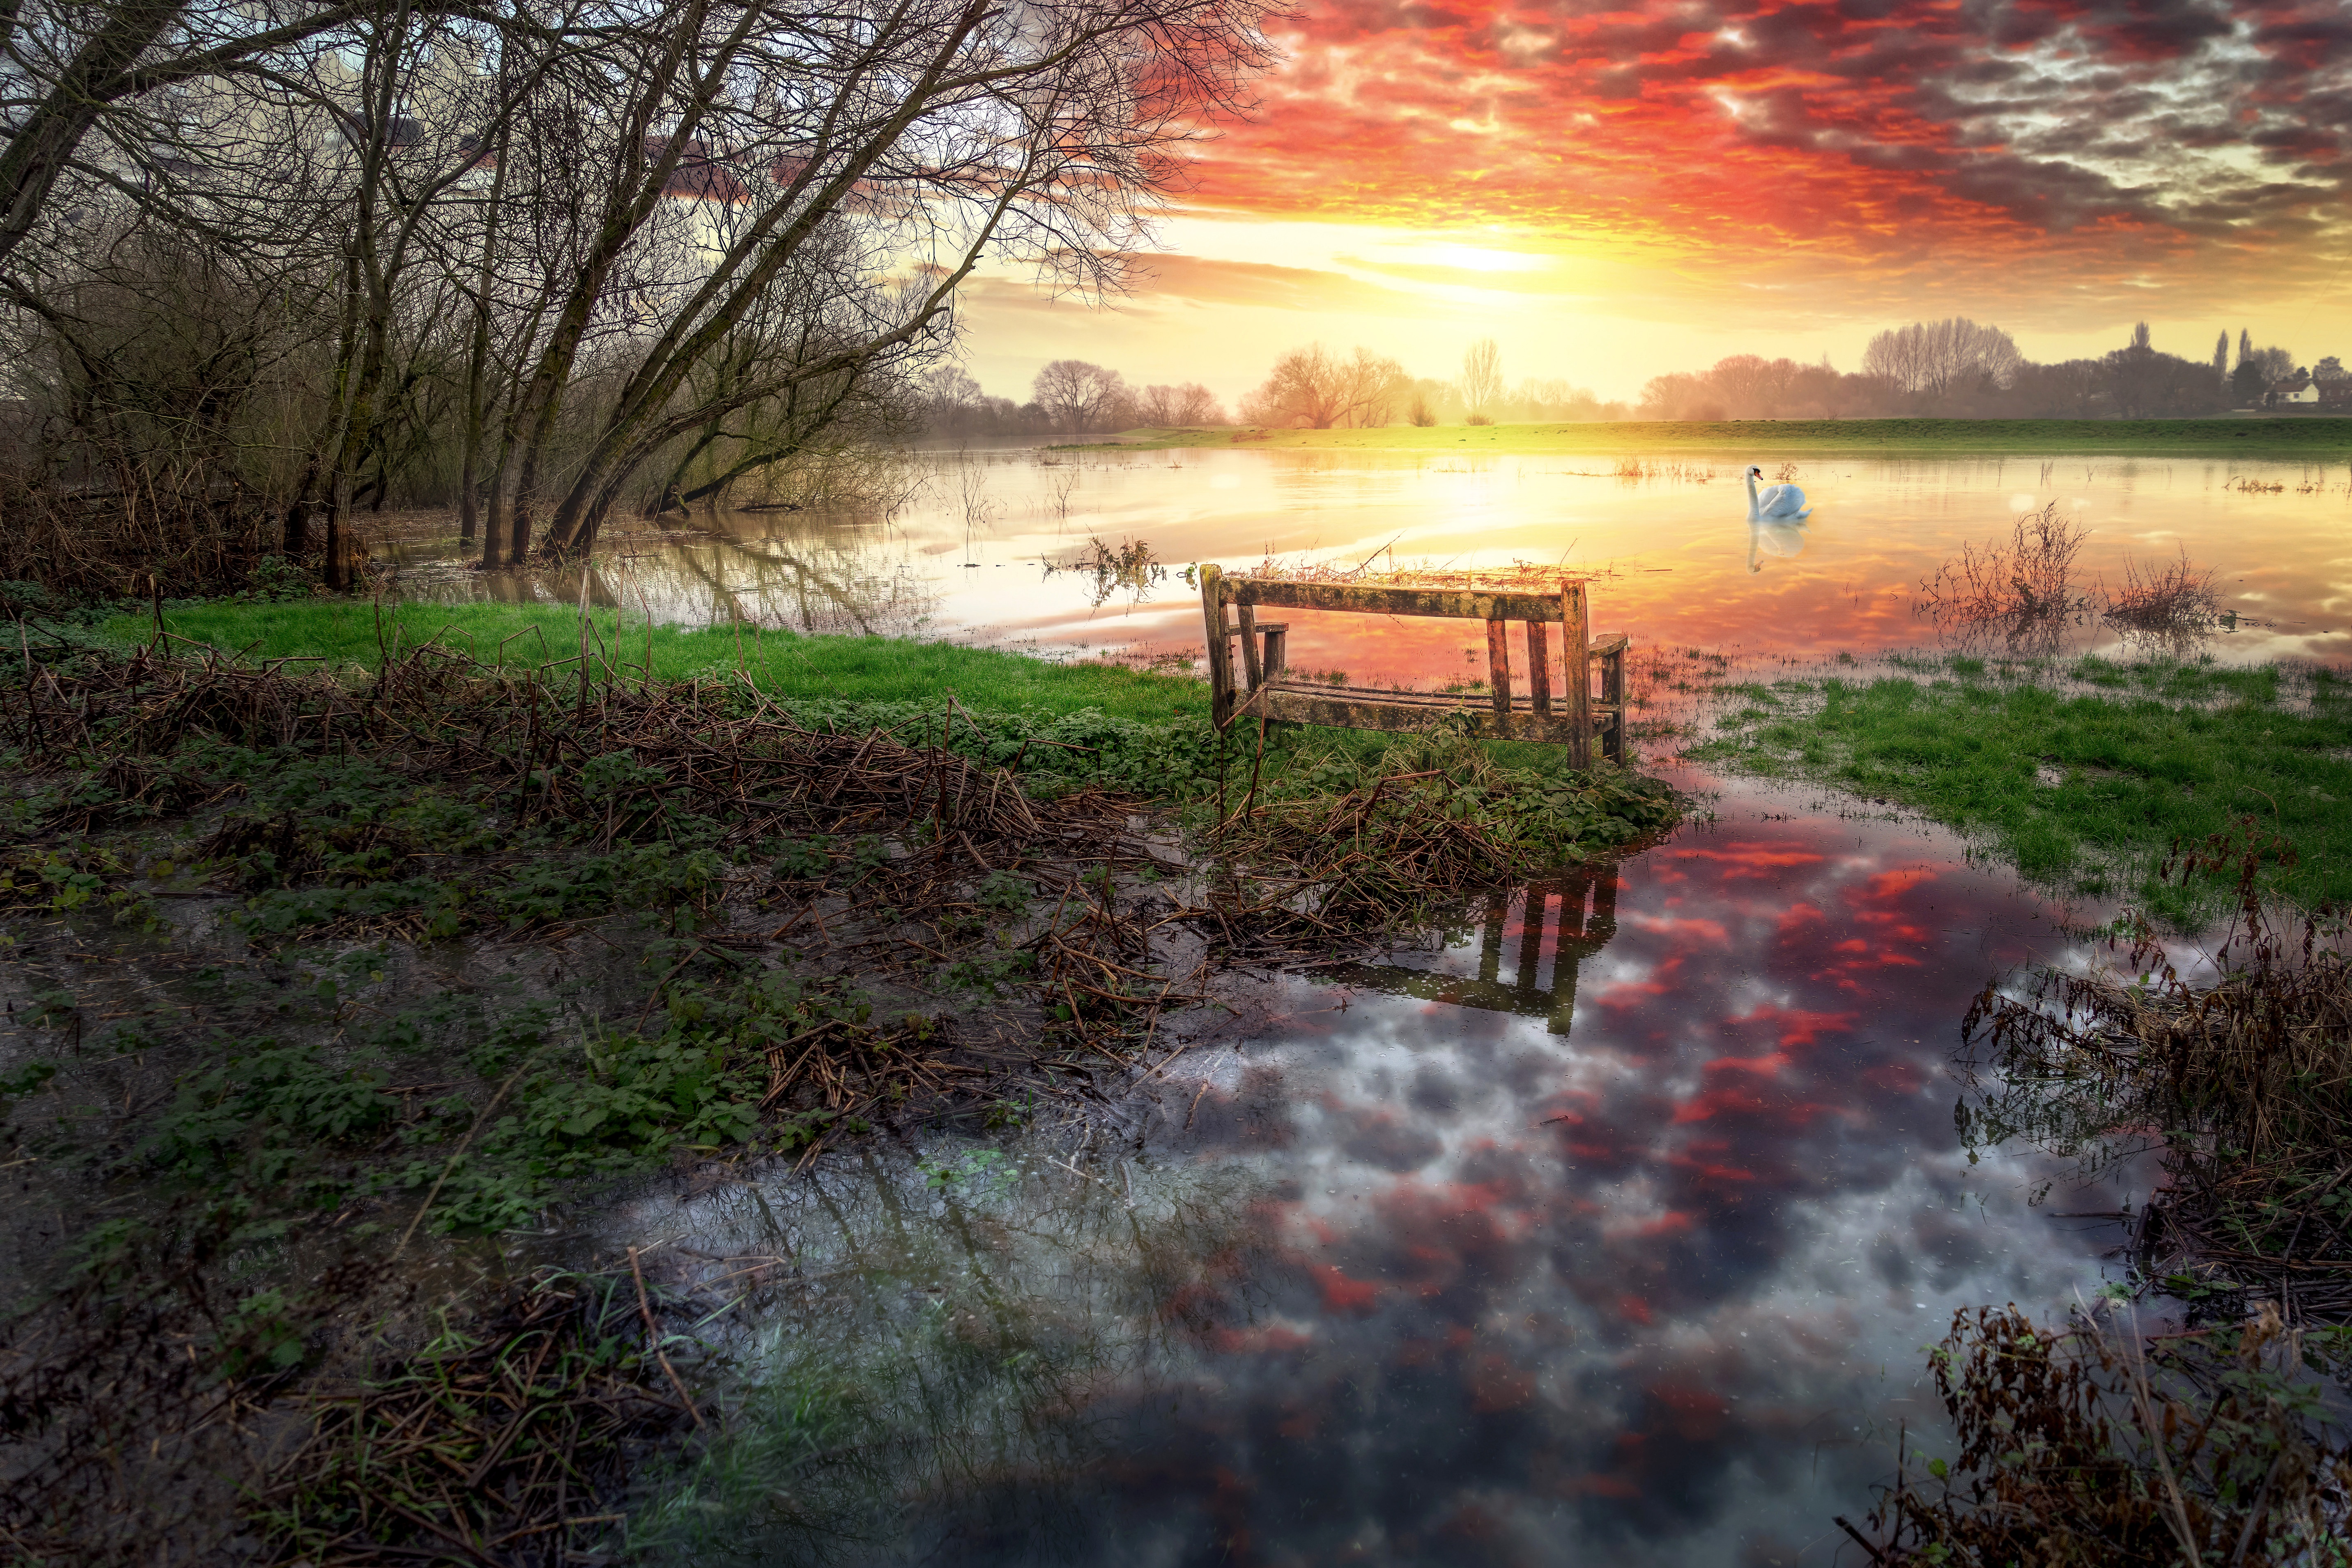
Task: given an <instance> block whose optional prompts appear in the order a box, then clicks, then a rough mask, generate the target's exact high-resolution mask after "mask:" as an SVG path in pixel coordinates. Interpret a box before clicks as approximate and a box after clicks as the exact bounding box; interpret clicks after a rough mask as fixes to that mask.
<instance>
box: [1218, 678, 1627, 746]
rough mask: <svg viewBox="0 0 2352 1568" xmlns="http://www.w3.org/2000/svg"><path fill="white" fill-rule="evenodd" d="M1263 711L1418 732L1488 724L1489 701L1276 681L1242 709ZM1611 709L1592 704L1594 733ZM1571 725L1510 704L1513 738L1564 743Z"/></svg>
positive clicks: (1610, 723) (1529, 706) (1604, 725)
mask: <svg viewBox="0 0 2352 1568" xmlns="http://www.w3.org/2000/svg"><path fill="white" fill-rule="evenodd" d="M1259 710H1263V711H1264V712H1265V717H1267V718H1269V719H1286V720H1288V721H1291V722H1293V723H1298V724H1323V725H1328V726H1330V727H1332V728H1335V729H1342V730H1392V731H1393V730H1419V729H1423V728H1424V727H1426V726H1427V725H1428V724H1429V723H1430V721H1432V720H1434V719H1440V718H1443V717H1444V716H1445V715H1446V714H1448V713H1452V712H1456V711H1460V712H1464V713H1467V714H1469V715H1470V716H1471V717H1473V718H1475V719H1478V720H1481V721H1484V722H1486V723H1488V724H1491V723H1492V722H1493V721H1494V712H1493V699H1492V698H1491V697H1485V696H1480V695H1478V694H1474V693H1470V692H1452V691H1381V690H1377V689H1372V688H1370V687H1361V686H1323V685H1319V684H1316V683H1313V682H1309V681H1303V680H1277V681H1276V682H1274V683H1273V684H1271V685H1269V686H1266V687H1265V688H1263V689H1262V693H1261V695H1260V697H1259V698H1257V699H1256V700H1252V701H1249V702H1245V703H1244V704H1243V711H1244V712H1245V713H1252V714H1254V713H1255V712H1257V711H1259ZM1616 723H1617V713H1616V710H1614V709H1612V708H1608V707H1604V706H1602V705H1601V704H1599V703H1595V704H1594V705H1593V709H1592V728H1593V731H1594V732H1596V733H1600V732H1605V731H1610V730H1612V729H1614V728H1615V727H1616ZM1572 731H1573V726H1572V725H1571V724H1570V721H1569V720H1568V719H1567V718H1566V717H1564V716H1563V715H1560V714H1558V713H1549V714H1546V713H1538V712H1537V711H1536V710H1535V705H1534V703H1533V701H1532V700H1529V699H1528V698H1526V697H1521V698H1519V699H1517V700H1515V701H1514V702H1513V703H1512V704H1511V738H1512V739H1513V740H1518V741H1549V742H1564V741H1567V740H1568V739H1570V735H1571V733H1572Z"/></svg>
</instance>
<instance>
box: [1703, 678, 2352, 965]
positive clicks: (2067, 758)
mask: <svg viewBox="0 0 2352 1568" xmlns="http://www.w3.org/2000/svg"><path fill="white" fill-rule="evenodd" d="M1725 691H1726V693H1727V695H1728V696H1729V697H1730V698H1731V699H1732V700H1734V701H1735V702H1736V703H1737V704H1738V706H1736V707H1734V708H1732V709H1731V710H1729V711H1727V712H1726V713H1724V714H1723V715H1721V716H1720V717H1719V718H1718V720H1717V731H1716V733H1715V735H1714V736H1713V737H1712V738H1711V739H1709V740H1708V741H1706V742H1705V743H1703V744H1701V745H1699V746H1697V747H1696V748H1694V751H1693V754H1694V755H1695V756H1696V757H1698V758H1699V759H1701V760H1703V761H1706V762H1711V763H1720V764H1726V765H1728V766H1731V767H1734V768H1737V769H1739V770H1741V771H1745V772H1749V773H1762V774H1767V775H1776V776H1787V777H1798V778H1804V779H1809V780H1812V781H1814V782H1817V783H1822V784H1832V785H1835V786H1837V787H1839V788H1841V789H1844V790H1848V791H1851V792H1853V793H1854V794H1857V795H1863V796H1864V797H1866V798H1869V799H1873V800H1881V801H1890V802H1894V803H1897V804H1900V805H1906V806H1909V807H1911V808H1913V809H1915V810H1917V811H1919V812H1921V813H1923V814H1925V815H1927V816H1930V817H1933V818H1935V819H1936V820H1937V821H1939V822H1943V823H1946V824H1948V825H1949V826H1953V827H1957V828H1958V829H1960V830H1961V831H1963V832H1965V833H1969V834H1972V835H1976V836H1979V837H1982V838H1984V839H1986V840H1988V841H1989V842H1990V845H1991V846H1992V847H1994V848H1996V849H1997V850H1998V851H1999V852H2000V854H2001V855H2003V856H2004V857H2006V858H2009V859H2011V860H2012V861H2014V862H2015V863H2016V865H2017V866H2018V868H2020V869H2021V871H2023V872H2024V873H2025V875H2026V876H2027V877H2029V878H2030V879H2033V880H2035V881H2038V882H2042V883H2043V884H2045V885H2051V886H2055V887H2060V888H2063V889H2069V890H2074V891H2079V892H2084V893H2091V894H2121V895H2124V896H2126V897H2128V898H2130V899H2132V900H2135V901H2136V902H2137V904H2138V905H2139V906H2140V907H2141V908H2143V909H2144V910H2147V912H2148V913H2150V914H2152V915H2155V916H2157V917H2158V918H2161V919H2166V920H2168V921H2189V920H2191V919H2193V918H2195V917H2196V916H2197V915H2198V914H2199V913H2200V911H2201V910H2205V909H2206V908H2208V907H2209V906H2210V900H2211V897H2212V895H2213V892H2214V889H2213V888H2211V887H2210V886H2209V887H2184V886H2181V885H2179V882H2177V881H2168V880H2167V879H2165V878H2164V877H2163V876H2162V874H2161V873H2162V869H2163V866H2164V862H2165V860H2166V858H2167V856H2168V854H2170V853H2171V852H2172V851H2173V850H2174V849H2175V847H2179V846H2184V845H2186V846H2198V845H2201V844H2203V843H2204V842H2205V840H2206V839H2207V838H2208V837H2210V836H2212V835H2214V834H2217V833H2223V832H2227V831H2231V829H2232V828H2233V827H2234V826H2236V825H2238V824H2239V823H2241V822H2242V819H2244V818H2246V817H2249V816H2251V817H2252V818H2254V819H2255V820H2256V822H2257V824H2258V825H2259V826H2260V827H2261V828H2263V830H2266V831H2268V832H2272V833H2275V834H2277V835H2278V836H2279V837H2283V838H2284V839H2285V840H2287V842H2288V843H2290V844H2292V845H2293V846H2294V851H2295V863H2294V864H2293V865H2292V866H2288V867H2285V868H2281V869H2279V870H2277V871H2276V872H2274V873H2273V889H2274V890H2275V891H2278V892H2281V893H2283V894H2285V895H2286V896H2288V897H2290V898H2293V899H2295V900H2299V901H2302V902H2305V903H2311V904H2316V903H2323V902H2326V903H2335V902H2341V901H2343V900H2346V899H2347V898H2352V685H2347V683H2346V682H2345V681H2343V680H2342V679H2338V678H2336V677H2335V676H2333V675H2331V674H2329V673H2328V672H2327V671H2325V670H2316V671H2313V670H2303V669H2297V668H2282V667H2271V668H2253V669H2230V668H2219V667H2215V666H2211V665H2204V664H2197V663H2183V662H2177V661H2168V660H2152V661H2146V662H2140V663H2129V664H2124V663H2114V662H2110V661H2105V660H2096V659H2093V660H2084V661H2082V662H2080V663H2077V664H2074V665H2073V666H2070V667H2067V668H2063V669H2057V668H2048V667H2044V666H2038V665H2032V664H2025V663H1999V662H1996V663H1990V664H1988V663H1987V662H1986V661H1983V660H1978V659H1969V658H1955V659H1951V660H1948V661H1946V662H1944V663H1943V664H1942V665H1941V667H1940V673H1938V674H1937V675H1936V676H1935V677H1933V678H1927V677H1926V675H1925V674H1924V672H1923V673H1922V676H1921V677H1920V678H1916V679H1915V678H1911V677H1890V678H1887V679H1878V680H1869V681H1861V680H1848V679H1835V678H1832V679H1819V680H1780V681H1776V682H1774V683H1773V684H1771V685H1770V686H1760V685H1750V686H1737V687H1728V688H1726V689H1725Z"/></svg>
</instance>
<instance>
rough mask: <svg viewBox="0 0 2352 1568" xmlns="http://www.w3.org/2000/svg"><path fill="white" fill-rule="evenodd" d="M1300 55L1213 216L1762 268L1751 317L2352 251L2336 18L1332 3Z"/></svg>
mask: <svg viewBox="0 0 2352 1568" xmlns="http://www.w3.org/2000/svg"><path fill="white" fill-rule="evenodd" d="M1283 42H1284V43H1286V45H1287V47H1289V49H1290V51H1291V62H1290V64H1289V66H1288V67H1287V68H1286V69H1285V70H1283V71H1282V72H1280V73H1279V74H1278V75H1277V76H1276V78H1275V79H1273V80H1272V81H1271V82H1270V83H1268V85H1267V89H1266V91H1265V111H1264V113H1263V114H1262V116H1261V117H1260V118H1258V119H1257V120H1256V121H1254V122H1251V123H1247V124H1243V125H1239V126H1235V127H1234V128H1232V129H1231V130H1229V131H1228V132H1227V133H1226V134H1225V135H1224V136H1223V137H1222V138H1221V139H1220V140H1219V141H1218V142H1214V143H1213V144H1211V145H1210V146H1209V147H1208V148H1207V149H1206V150H1205V153H1204V155H1203V157H1202V160H1201V162H1200V163H1199V165H1198V171H1197V172H1198V175H1199V182H1200V183H1199V191H1198V195H1199V199H1200V200H1201V201H1202V203H1203V204H1204V205H1208V206H1211V207H1222V208H1226V209H1229V210H1241V211H1247V212H1251V213H1255V214H1260V215H1274V216H1307V217H1326V218H1338V219H1341V220H1345V221H1354V222H1374V223H1388V224H1394V225H1399V226H1413V227H1421V228H1444V227H1453V226H1473V225H1499V226H1505V227H1507V228H1508V227H1520V228H1523V229H1527V230H1533V231H1536V232H1539V233H1551V234H1559V235H1568V236H1577V237H1587V238H1591V237H1601V238H1605V239H1609V240H1612V241H1616V242H1619V243H1620V245H1621V246H1622V243H1623V242H1627V241H1631V242H1633V245H1634V247H1635V248H1637V249H1644V248H1649V247H1656V248H1655V250H1654V252H1653V254H1652V256H1651V257H1650V258H1649V259H1651V260H1654V261H1671V260H1672V259H1673V258H1674V257H1675V256H1678V255H1680V256H1688V255H1691V254H1693V253H1707V252H1720V253H1725V254H1727V255H1728V254H1733V253H1736V254H1737V255H1738V257H1739V258H1741V260H1742V263H1743V266H1742V269H1741V272H1740V275H1739V277H1738V279H1726V280H1725V281H1724V283H1723V284H1722V285H1721V286H1722V287H1723V289H1725V291H1726V294H1727V297H1729V296H1730V295H1731V294H1732V292H1733V291H1734V290H1735V289H1745V288H1748V287H1751V286H1753V285H1755V284H1757V283H1759V282H1768V281H1769V280H1771V279H1776V278H1777V279H1801V278H1807V277H1814V276H1818V273H1819V270H1820V268H1822V266H1823V265H1824V264H1828V265H1831V266H1832V267H1835V268H1840V269H1842V270H1847V271H1851V272H1853V273H1855V274H1864V273H1866V274H1870V275H1874V276H1875V277H1876V278H1878V279H1884V280H1885V281H1886V282H1887V284H1888V285H1890V286H1891V287H1896V288H1906V289H1910V290H1911V291H1913V292H1916V291H1917V290H1918V289H1919V288H1920V287H1921V286H1923V285H1930V284H1934V283H1936V282H1937V281H1938V280H1939V279H1950V278H1953V277H1956V276H1959V275H1961V274H1963V273H1967V274H1972V275H1979V276H1980V275H1983V274H1985V273H1988V272H1990V271H1992V270H1994V269H1996V268H1998V265H1999V263H2000V261H2002V260H2003V259H2004V258H2011V257H2021V256H2025V255H2029V254H2030V255H2031V256H2032V258H2034V259H2035V261H2036V262H2037V264H2038V267H2039V268H2040V269H2041V279H2040V281H2041V282H2042V286H2043V287H2045V288H2046V287H2047V286H2048V283H2049V280H2050V278H2051V275H2052V274H2053V272H2056V271H2061V270H2064V269H2067V268H2076V269H2081V270H2086V271H2099V272H2105V273H2108V274H2111V275H2114V276H2116V277H2121V276H2122V275H2124V274H2126V273H2131V272H2138V271H2140V270H2142V269H2144V268H2147V266H2148V265H2150V264H2151V263H2155V262H2160V261H2165V260H2168V259H2177V258H2181V257H2184V256H2188V255H2189V254H2191V253H2192V252H2196V251H2199V250H2200V249H2218V248H2219V247H2232V248H2235V249H2237V251H2238V253H2239V254H2241V255H2242V253H2243V252H2242V247H2246V246H2248V245H2253V246H2258V247H2265V248H2268V247H2278V246H2281V245H2285V244H2288V243H2289V242H2292V241H2294V240H2296V239H2299V238H2308V237H2313V236H2315V235H2318V234H2320V233H2323V232H2326V231H2328V230H2331V229H2333V228H2335V227H2336V226H2337V224H2338V222H2339V219H2338V216H2337V214H2336V205H2337V204H2338V203H2339V202H2340V200H2341V197H2342V195H2344V193H2345V190H2346V187H2347V179H2352V174H2347V160H2346V159H2345V158H2344V156H2343V149H2344V138H2345V135H2346V132H2345V129H2344V127H2345V125H2346V124H2347V109H2352V89H2347V75H2346V72H2345V68H2344V65H2343V61H2344V60H2345V58H2346V56H2347V49H2346V47H2345V46H2346V44H2347V42H2352V23H2347V20H2346V18H2345V16H2344V15H2343V13H2342V11H2341V9H2340V7H2336V6H2333V5H2328V6H2321V5H2287V4H2278V5H2264V4H2235V5H2232V4H2226V3H2223V0H2128V3H2116V0H1994V3H1992V4H1987V5H1978V4H1967V5H1962V4H1958V3H1955V0H1878V3H1874V4H1868V5H1857V4H1853V3H1850V0H1796V3H1781V0H1632V3H1630V4H1627V5H1622V6H1618V7H1616V8H1611V9H1602V8H1599V7H1595V6H1592V5H1583V4H1578V3H1576V0H1552V3H1550V4H1532V5H1467V4H1462V5H1441V4H1416V3H1413V0H1308V3H1307V5H1304V6H1303V7H1302V8H1301V9H1300V10H1299V11H1298V12H1297V13H1296V14H1295V16H1293V18H1292V20H1291V23H1290V30H1289V31H1288V32H1287V34H1286V36H1285V37H1284V38H1283ZM2248 45H2251V46H2252V47H2251V50H2249V48H2248V47H2247V46H2248ZM2242 116H2243V118H2242ZM2238 149H2249V150H2252V151H2253V152H2254V153H2256V155H2257V156H2256V160H2255V166H2252V167H2250V166H2248V164H2247V163H2245V162H2243V161H2242V160H2240V159H2238V158H2235V157H2232V156H2231V155H2230V154H2231V153H2234V152H2236V151H2237V150H2238ZM2208 154H2212V155H2211V156H2208ZM2298 265H2300V263H2298ZM2019 286H2020V287H2022V286H2024V285H2023V282H2022V280H2021V283H2020V285H2019ZM1748 297H1750V298H1753V296H1752V295H1750V296H1748Z"/></svg>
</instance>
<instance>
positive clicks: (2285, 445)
mask: <svg viewBox="0 0 2352 1568" xmlns="http://www.w3.org/2000/svg"><path fill="white" fill-rule="evenodd" d="M1115 445H1117V446H1119V447H1127V448H1129V449H1133V448H1137V447H1141V448H1145V449H1149V450H1163V449H1166V448H1169V447H1253V448H1292V449H1306V450H1318V451H1381V452H1432V453H1435V452H1454V453H1480V452H1496V453H1506V452H1571V453H1590V454H1596V455H1606V456H1614V455H1617V454H1620V453H1635V452H1639V453H1653V452H1735V453H1738V454H1740V455H1743V456H1745V455H1748V454H1752V453H1757V452H1769V453H1773V454H1776V455H1783V456H1785V455H1787V454H1789V453H1792V452H1821V453H1828V452H1839V453H1850V454H1858V455H1864V456H1867V455H1873V454H1883V455H1886V456H1900V455H1905V454H1910V453H1917V454H1920V455H1923V456H1936V455H1949V454H1966V453H1978V452H1981V453H1985V454H1987V455H1992V454H1997V453H2018V454H2041V455H2051V454H2058V453H2070V452H2086V453H2112V454H2116V455H2135V454H2144V455H2146V456H2148V457H2161V458H2193V457H2215V458H2231V457H2264V458H2288V459H2293V458H2308V459H2312V460H2316V461H2329V462H2342V461H2346V460H2347V459H2352V419H2332V418H2327V419H2323V418H2305V417H2300V416H2293V417H2278V418H2253V417H2248V418H2242V419H1748V420H1726V421H1723V422H1720V423H1701V422H1694V421H1670V420H1628V421H1623V422H1619V423H1614V424H1603V423H1584V424H1570V425H1486V426H1475V427H1474V426H1464V425H1438V426H1431V427H1429V428H1426V429H1415V428H1414V427H1412V426H1409V425H1391V426H1382V427H1381V428H1378V429H1371V430H1261V429H1251V428H1244V429H1214V430H1200V429H1192V430H1137V431H1130V432H1129V433H1128V434H1127V435H1126V436H1124V437H1121V438H1120V439H1119V440H1118V442H1117V443H1115Z"/></svg>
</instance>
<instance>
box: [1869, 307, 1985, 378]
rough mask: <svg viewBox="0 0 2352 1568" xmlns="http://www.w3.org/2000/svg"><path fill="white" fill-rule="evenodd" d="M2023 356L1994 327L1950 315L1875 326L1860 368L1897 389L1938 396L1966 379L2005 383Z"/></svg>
mask: <svg viewBox="0 0 2352 1568" xmlns="http://www.w3.org/2000/svg"><path fill="white" fill-rule="evenodd" d="M2023 361H2024V356H2023V355H2022V354H2021V353H2019V352H2018V349H2017V343H2016V341H2015V340H2014V339H2012V338H2011V336H2010V335H2009V334H2008V333H2007V332H2004V331H2001V330H2000V328H1999V327H1993V326H1979V324H1978V323H1976V322H1974V321H1969V319H1968V318H1967V317H1965V316H1953V317H1950V318H1948V319H1947V320H1945V321H1914V322H1912V323H1911V324H1910V325H1909V326H1907V327H1896V328H1894V329H1892V330H1890V331H1884V332H1880V333H1879V334H1877V335H1876V336H1875V337H1874V338H1872V339H1871V340H1870V345H1869V347H1868V348H1866V349H1864V351H1863V356H1862V373H1863V374H1864V375H1867V376H1874V377H1876V378H1878V379H1880V380H1883V381H1885V382H1887V383H1888V384H1891V385H1892V386H1893V387H1894V388H1895V390H1896V391H1897V392H1902V393H1906V394H1911V393H1916V394H1923V395H1927V396H1929V397H1941V396H1943V395H1946V394H1947V393H1950V392H1953V391H1956V390H1958V389H1960V388H1962V387H1964V386H1966V385H1968V384H1971V383H1985V384H1991V385H1994V386H2007V385H2008V384H2010V382H2011V379H2012V378H2013V377H2014V376H2015V375H2016V374H2017V367H2018V366H2019V365H2020V364H2021V363H2023Z"/></svg>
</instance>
